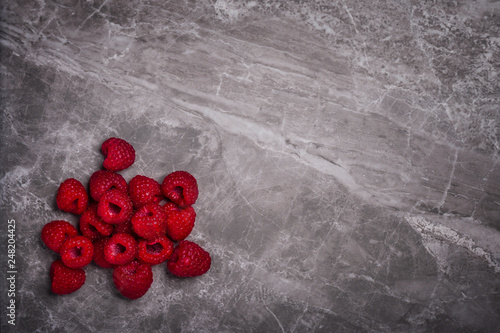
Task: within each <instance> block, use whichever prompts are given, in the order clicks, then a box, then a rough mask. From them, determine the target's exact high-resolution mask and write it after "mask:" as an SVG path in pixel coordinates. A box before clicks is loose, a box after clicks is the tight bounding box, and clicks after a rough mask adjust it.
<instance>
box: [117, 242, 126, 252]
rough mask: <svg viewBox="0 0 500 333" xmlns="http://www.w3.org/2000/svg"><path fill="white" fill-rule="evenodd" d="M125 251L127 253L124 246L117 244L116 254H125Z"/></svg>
mask: <svg viewBox="0 0 500 333" xmlns="http://www.w3.org/2000/svg"><path fill="white" fill-rule="evenodd" d="M125 251H127V248H126V247H125V246H123V245H122V244H120V243H118V244H116V253H117V254H121V253H125Z"/></svg>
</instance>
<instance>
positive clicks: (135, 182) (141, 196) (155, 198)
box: [128, 175, 163, 208]
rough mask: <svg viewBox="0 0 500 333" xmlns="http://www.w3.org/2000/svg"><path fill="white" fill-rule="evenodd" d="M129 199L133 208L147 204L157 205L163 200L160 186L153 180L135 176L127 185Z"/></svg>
mask: <svg viewBox="0 0 500 333" xmlns="http://www.w3.org/2000/svg"><path fill="white" fill-rule="evenodd" d="M128 191H129V194H130V199H131V200H132V202H133V203H134V207H135V208H139V207H141V206H144V205H145V204H147V203H159V202H160V201H161V200H162V199H163V194H162V193H161V189H160V184H159V183H158V182H157V181H156V180H154V179H153V178H149V177H146V176H141V175H137V176H135V177H134V178H132V179H131V180H130V181H129V183H128Z"/></svg>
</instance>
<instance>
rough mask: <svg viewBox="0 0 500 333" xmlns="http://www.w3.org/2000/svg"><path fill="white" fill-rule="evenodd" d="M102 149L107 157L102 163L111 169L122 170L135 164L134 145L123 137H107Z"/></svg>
mask: <svg viewBox="0 0 500 333" xmlns="http://www.w3.org/2000/svg"><path fill="white" fill-rule="evenodd" d="M101 151H102V154H103V155H104V157H105V159H104V162H103V164H102V165H103V166H104V168H105V169H107V170H109V171H115V172H116V171H121V170H124V169H126V168H128V167H130V166H131V165H132V164H134V161H135V150H134V147H132V145H131V144H130V143H128V142H127V141H125V140H123V139H119V138H109V139H107V140H106V141H104V143H103V144H102V146H101Z"/></svg>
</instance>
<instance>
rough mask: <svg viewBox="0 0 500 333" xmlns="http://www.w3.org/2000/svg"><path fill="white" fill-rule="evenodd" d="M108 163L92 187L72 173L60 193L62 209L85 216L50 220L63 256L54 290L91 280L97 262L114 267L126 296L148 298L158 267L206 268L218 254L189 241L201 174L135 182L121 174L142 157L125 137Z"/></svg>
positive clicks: (49, 230) (52, 238) (113, 145)
mask: <svg viewBox="0 0 500 333" xmlns="http://www.w3.org/2000/svg"><path fill="white" fill-rule="evenodd" d="M101 151H102V153H103V155H104V157H105V159H104V162H103V167H104V168H103V169H101V170H98V171H96V172H94V173H93V174H92V175H91V177H90V181H89V186H88V191H87V189H86V188H85V186H83V185H82V183H81V182H80V181H78V180H77V179H74V178H69V179H66V180H65V181H64V182H62V183H61V185H60V186H59V189H58V191H57V196H56V202H57V207H58V208H59V209H60V210H62V211H65V212H69V213H73V214H77V215H79V216H80V220H79V226H78V227H79V228H78V229H77V228H76V227H75V226H73V225H72V224H71V223H69V222H67V221H63V220H56V221H51V222H49V223H47V224H46V225H45V226H44V227H43V229H42V232H41V238H42V241H43V243H44V244H45V245H46V246H47V247H48V248H49V249H50V250H52V251H54V252H56V253H58V254H59V258H58V259H57V260H55V261H54V262H53V263H52V265H51V267H50V279H51V282H52V286H51V290H52V292H54V293H55V294H59V295H64V294H70V293H72V292H74V291H76V290H78V289H80V287H82V286H83V284H84V283H85V278H86V275H85V270H84V267H85V266H87V265H88V264H90V263H91V262H92V261H93V262H94V263H95V264H96V265H98V266H99V267H102V268H110V269H113V282H114V284H115V286H116V288H117V289H118V291H119V292H120V293H121V294H122V295H123V296H125V297H127V298H130V299H137V298H139V297H142V296H143V295H144V294H145V293H146V292H147V291H148V289H149V287H150V286H151V284H152V282H153V273H152V269H151V266H152V265H158V264H161V263H164V262H166V263H167V264H166V266H167V269H168V271H170V273H171V274H172V275H174V276H178V277H194V276H199V275H202V274H205V273H206V272H207V271H208V270H209V269H210V265H211V258H210V254H209V253H208V252H207V251H205V250H204V249H203V248H201V247H200V246H199V245H198V244H196V243H194V242H191V241H188V240H186V238H187V237H188V236H189V234H190V233H191V231H192V230H193V227H194V223H195V219H196V212H195V210H194V208H193V207H192V205H193V204H194V203H195V202H196V199H197V198H198V184H197V182H196V179H195V178H194V177H193V176H192V175H191V174H190V173H188V172H186V171H175V172H172V173H171V174H169V175H167V176H166V177H165V178H164V179H163V182H162V183H161V184H160V183H159V182H157V181H156V180H155V179H153V178H150V177H146V176H143V175H137V176H135V177H133V178H132V179H130V181H129V182H128V184H127V181H126V180H125V179H124V178H123V176H122V175H120V174H119V173H117V172H118V171H121V170H124V169H126V168H128V167H130V166H131V165H132V164H133V163H134V161H135V150H134V148H133V147H132V145H130V144H129V143H128V142H126V141H125V140H123V139H120V138H109V139H108V140H106V141H105V142H104V143H103V144H102V146H101Z"/></svg>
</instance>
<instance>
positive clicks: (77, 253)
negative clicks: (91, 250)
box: [71, 247, 82, 258]
mask: <svg viewBox="0 0 500 333" xmlns="http://www.w3.org/2000/svg"><path fill="white" fill-rule="evenodd" d="M71 256H72V257H73V258H78V257H81V256H82V249H81V248H79V247H74V248H72V249H71Z"/></svg>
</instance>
